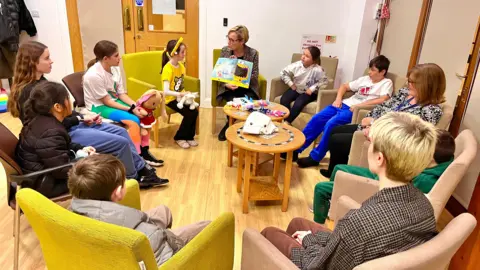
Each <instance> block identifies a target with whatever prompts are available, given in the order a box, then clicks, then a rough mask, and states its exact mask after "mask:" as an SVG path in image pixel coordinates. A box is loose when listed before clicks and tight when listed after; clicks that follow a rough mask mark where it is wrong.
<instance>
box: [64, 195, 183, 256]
mask: <svg viewBox="0 0 480 270" xmlns="http://www.w3.org/2000/svg"><path fill="white" fill-rule="evenodd" d="M71 209H72V211H73V212H75V213H77V214H80V215H83V216H87V217H90V218H93V219H96V220H99V221H103V222H107V223H111V224H115V225H119V226H122V227H127V228H130V229H134V230H136V231H139V232H141V233H143V234H145V235H146V236H147V238H148V240H149V241H150V246H151V247H152V249H153V253H154V255H155V260H156V261H157V265H161V264H162V263H164V262H165V261H167V260H168V259H169V258H170V257H172V256H173V254H175V253H176V252H178V251H179V250H180V249H181V248H182V247H183V246H184V245H185V243H184V242H183V241H182V240H181V239H180V238H178V237H177V236H175V235H174V234H173V233H172V232H171V231H170V230H168V229H166V228H161V227H159V226H157V225H156V224H154V223H153V222H152V221H150V220H149V218H148V215H147V214H145V213H144V212H142V211H140V210H137V209H135V208H131V207H127V206H123V205H121V204H118V203H114V202H110V201H96V200H82V199H77V198H73V199H72V204H71Z"/></svg>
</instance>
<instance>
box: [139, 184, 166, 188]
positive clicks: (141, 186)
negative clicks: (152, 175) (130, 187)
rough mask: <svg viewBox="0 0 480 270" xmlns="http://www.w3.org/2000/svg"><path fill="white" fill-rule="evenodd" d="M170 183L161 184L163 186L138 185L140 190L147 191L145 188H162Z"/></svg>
mask: <svg viewBox="0 0 480 270" xmlns="http://www.w3.org/2000/svg"><path fill="white" fill-rule="evenodd" d="M168 184H170V183H163V184H144V185H142V184H140V188H141V189H147V188H156V187H163V186H166V185H168Z"/></svg>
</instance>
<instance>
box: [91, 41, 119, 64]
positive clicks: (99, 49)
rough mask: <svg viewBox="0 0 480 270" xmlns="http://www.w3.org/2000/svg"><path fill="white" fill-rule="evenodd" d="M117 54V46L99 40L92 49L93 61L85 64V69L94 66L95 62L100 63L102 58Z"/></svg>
mask: <svg viewBox="0 0 480 270" xmlns="http://www.w3.org/2000/svg"><path fill="white" fill-rule="evenodd" d="M116 52H118V46H117V44H115V43H113V42H111V41H108V40H100V41H99V42H97V44H95V47H93V53H94V54H95V59H92V60H90V62H88V64H87V68H90V67H91V66H93V65H95V63H96V62H98V61H101V60H102V59H103V58H104V57H110V56H112V55H114V54H115V53H116Z"/></svg>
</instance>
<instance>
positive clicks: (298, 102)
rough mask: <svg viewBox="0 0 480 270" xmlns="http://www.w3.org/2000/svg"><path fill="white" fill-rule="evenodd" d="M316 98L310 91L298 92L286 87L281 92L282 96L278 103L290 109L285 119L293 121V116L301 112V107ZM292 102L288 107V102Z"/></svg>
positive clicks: (295, 116)
mask: <svg viewBox="0 0 480 270" xmlns="http://www.w3.org/2000/svg"><path fill="white" fill-rule="evenodd" d="M315 100H317V94H316V93H312V94H311V95H308V94H306V93H303V94H299V93H298V92H297V91H294V90H292V89H288V90H287V91H286V92H285V93H283V95H282V97H281V98H280V104H282V105H283V106H285V107H287V109H288V110H290V115H289V116H288V117H287V118H285V121H287V122H289V123H292V122H293V121H295V118H297V117H298V115H299V114H300V113H301V112H302V110H303V108H305V106H307V105H308V103H310V102H312V101H315ZM292 102H294V103H293V106H292V107H291V108H290V104H291V103H292Z"/></svg>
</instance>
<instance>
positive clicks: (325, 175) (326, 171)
mask: <svg viewBox="0 0 480 270" xmlns="http://www.w3.org/2000/svg"><path fill="white" fill-rule="evenodd" d="M320 174H321V175H322V176H323V177H325V178H328V179H330V176H332V174H331V173H330V171H329V170H327V169H320Z"/></svg>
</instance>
